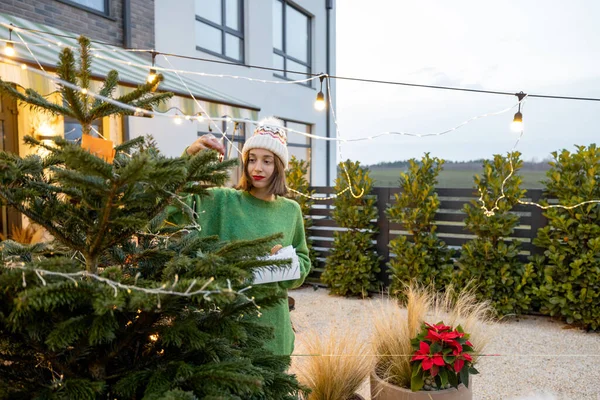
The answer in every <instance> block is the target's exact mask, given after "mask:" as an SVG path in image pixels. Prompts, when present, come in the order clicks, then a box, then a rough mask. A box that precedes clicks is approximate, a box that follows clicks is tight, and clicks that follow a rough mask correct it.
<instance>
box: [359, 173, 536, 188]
mask: <svg viewBox="0 0 600 400" xmlns="http://www.w3.org/2000/svg"><path fill="white" fill-rule="evenodd" d="M476 173H477V171H452V170H447V171H442V172H441V173H440V175H439V177H438V182H439V183H438V185H437V187H440V188H471V187H473V176H474V175H475V174H476ZM370 175H371V178H373V180H374V181H375V186H379V187H397V186H398V179H399V177H400V169H394V168H389V169H372V170H371V174H370ZM519 175H521V177H523V186H522V187H523V188H524V189H543V187H544V185H543V184H541V183H540V181H541V180H544V179H546V172H544V171H521V172H519Z"/></svg>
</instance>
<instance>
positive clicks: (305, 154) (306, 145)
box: [283, 120, 312, 183]
mask: <svg viewBox="0 0 600 400" xmlns="http://www.w3.org/2000/svg"><path fill="white" fill-rule="evenodd" d="M283 124H284V126H285V127H286V128H288V129H292V130H294V131H297V132H303V133H308V134H310V133H311V130H312V126H311V125H309V124H303V123H301V122H295V121H288V120H283ZM287 137H288V154H289V157H290V159H291V158H292V156H295V157H296V158H297V159H299V160H304V161H307V162H308V163H309V166H308V171H307V173H306V179H307V180H308V182H309V183H310V175H311V174H310V170H311V168H312V165H310V163H311V140H310V138H309V137H308V136H304V135H302V134H300V133H296V132H292V131H290V130H288V131H287Z"/></svg>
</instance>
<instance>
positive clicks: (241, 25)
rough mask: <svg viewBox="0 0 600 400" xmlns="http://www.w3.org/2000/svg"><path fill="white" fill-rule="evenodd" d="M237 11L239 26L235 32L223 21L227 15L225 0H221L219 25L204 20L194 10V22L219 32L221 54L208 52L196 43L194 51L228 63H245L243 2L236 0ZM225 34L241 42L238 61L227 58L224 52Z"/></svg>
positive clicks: (242, 0)
mask: <svg viewBox="0 0 600 400" xmlns="http://www.w3.org/2000/svg"><path fill="white" fill-rule="evenodd" d="M238 11H239V12H238V26H239V30H235V29H232V28H230V27H228V26H227V23H226V20H225V19H226V18H227V14H226V12H227V9H226V1H225V0H221V24H217V23H215V22H213V21H210V20H208V19H206V18H204V17H202V16H200V15H198V14H197V13H196V10H194V14H195V15H196V21H198V22H202V23H203V24H206V25H208V26H211V27H213V28H216V29H218V30H220V31H221V53H217V52H216V51H212V50H209V49H207V48H204V47H202V46H199V45H198V44H197V43H196V50H198V51H202V52H204V53H208V54H211V55H213V56H216V57H220V58H224V59H226V60H229V61H233V62H236V63H240V64H244V63H245V59H246V51H245V47H246V45H245V43H246V41H245V37H244V0H238ZM227 34H230V35H233V36H236V37H237V38H239V39H240V40H241V43H240V59H239V60H238V59H236V58H233V57H229V56H227V55H226V52H225V50H226V44H225V42H226V40H225V39H226V37H227Z"/></svg>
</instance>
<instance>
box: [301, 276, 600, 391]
mask: <svg viewBox="0 0 600 400" xmlns="http://www.w3.org/2000/svg"><path fill="white" fill-rule="evenodd" d="M290 295H291V296H292V297H294V299H295V300H296V309H295V310H294V311H292V313H291V315H292V321H293V324H294V328H295V330H296V349H295V351H294V356H293V357H292V360H293V361H292V363H293V364H294V362H295V361H296V360H298V359H299V357H301V356H302V355H303V354H304V353H303V345H302V342H303V341H305V340H310V337H309V336H308V333H309V331H310V332H312V331H313V330H314V331H319V332H323V333H324V334H327V332H328V331H329V329H331V328H334V327H336V328H341V329H344V328H348V329H352V330H353V331H354V332H355V333H356V334H357V335H360V336H361V337H363V338H364V340H369V339H368V338H369V333H370V329H371V322H372V320H373V318H374V317H375V316H376V315H377V312H378V311H379V308H380V307H381V305H382V302H383V300H382V298H381V297H373V298H370V299H365V300H360V299H356V298H343V297H334V296H330V295H328V290H327V289H324V288H319V289H318V290H317V291H315V290H314V289H313V288H312V287H310V286H304V287H302V288H300V289H297V290H294V291H291V292H290ZM494 329H496V334H495V336H494V341H493V343H490V345H489V346H488V347H487V348H486V353H488V354H499V356H495V357H484V358H483V359H482V360H481V361H480V362H479V363H478V364H477V368H478V370H479V372H480V374H479V375H476V376H474V383H473V398H474V399H481V400H485V399H489V400H492V399H493V400H496V399H530V398H531V399H533V398H535V399H540V400H542V399H557V400H558V399H561V400H562V399H600V393H599V392H600V391H599V389H598V387H597V385H596V383H597V380H598V369H597V363H598V361H599V358H600V335H598V334H597V333H586V332H584V331H582V330H579V329H574V328H572V327H571V326H569V325H566V324H564V323H562V322H560V321H555V320H552V319H551V318H548V317H543V316H525V317H521V318H518V319H506V320H505V321H503V322H501V323H498V325H497V326H496V327H495V328H494ZM359 393H360V394H361V395H362V396H363V397H365V399H370V393H369V385H368V382H365V384H364V385H363V387H362V388H361V390H360V392H359ZM533 394H537V395H538V396H540V397H530V396H533ZM542 394H547V395H548V396H547V397H543V396H541V395H542Z"/></svg>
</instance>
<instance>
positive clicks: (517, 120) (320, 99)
mask: <svg viewBox="0 0 600 400" xmlns="http://www.w3.org/2000/svg"><path fill="white" fill-rule="evenodd" d="M4 25H6V24H4ZM12 29H16V28H14V27H12V28H9V36H10V34H11V32H12ZM19 38H20V39H21V41H22V42H24V44H25V41H24V40H23V38H22V37H21V36H20V35H19ZM9 39H10V38H9ZM7 43H8V42H7ZM10 43H11V44H12V43H13V42H12V41H10ZM57 45H61V44H60V42H58V44H57ZM26 47H27V46H26ZM27 49H28V51H29V52H30V54H31V55H32V56H33V57H34V59H35V60H36V62H37V63H38V65H39V66H40V67H41V68H42V69H43V67H42V66H41V64H40V63H39V61H38V60H37V58H35V55H34V54H33V52H32V51H31V49H30V48H29V47H27ZM113 50H114V49H113ZM13 54H14V52H13ZM151 54H152V66H150V67H153V66H154V58H155V56H156V55H157V54H162V55H163V57H164V58H165V59H166V60H167V61H168V62H169V64H171V63H170V61H169V60H168V58H167V57H166V55H165V53H159V52H155V51H152V53H151ZM175 56H177V55H175ZM23 65H25V64H23ZM171 67H172V64H171ZM171 70H173V72H175V73H176V74H177V76H178V77H179V79H180V80H181V77H180V76H179V71H175V69H174V68H171ZM150 72H151V74H152V68H150ZM218 75H220V74H218ZM312 75H314V76H315V77H318V78H319V79H320V82H321V90H320V91H319V93H318V94H317V99H316V101H315V108H316V109H324V108H325V107H324V105H323V104H324V103H325V101H324V94H323V91H322V87H323V80H324V79H327V85H328V89H329V92H331V88H330V81H329V78H331V77H330V76H329V75H326V74H318V75H317V74H312ZM220 77H225V76H220ZM227 77H233V76H231V75H228V76H227ZM238 78H240V77H238ZM336 78H342V77H336ZM50 79H52V78H51V77H50ZM368 81H373V80H368ZM272 82H274V81H267V82H264V83H272ZM374 82H375V81H374ZM182 83H183V81H182ZM375 83H386V82H384V81H377V82H375ZM387 83H392V82H387ZM61 84H63V83H61ZM396 84H403V83H399V82H396ZM184 85H185V84H184ZM418 86H427V85H418ZM185 87H186V89H187V90H188V92H189V93H190V95H191V96H192V98H193V99H194V100H195V102H196V104H198V105H199V106H200V107H201V104H200V103H199V102H198V101H197V100H196V99H195V98H194V96H193V94H192V93H191V91H190V90H189V88H188V87H187V85H185ZM428 87H429V86H428ZM430 87H431V88H446V89H457V90H460V89H461V88H450V87H433V86H430ZM73 89H75V90H80V91H81V92H82V93H84V94H88V91H87V89H85V88H79V87H73ZM468 91H476V90H471V89H468ZM481 92H485V93H494V94H506V95H515V96H517V97H518V99H519V102H518V103H517V105H518V107H519V110H518V111H517V113H516V114H515V116H514V118H513V124H512V125H513V129H515V127H516V129H515V130H519V129H520V131H521V136H520V137H519V139H518V140H517V143H518V142H519V140H520V138H521V137H522V135H523V131H522V122H523V115H522V113H521V102H522V101H523V99H524V98H525V97H546V98H561V99H575V100H600V99H593V98H575V97H569V96H547V95H533V94H525V93H523V92H519V93H516V94H512V93H509V92H492V91H481ZM94 95H96V96H99V95H97V94H94ZM99 97H100V98H101V97H102V96H99ZM103 100H105V101H107V100H109V101H110V102H113V104H114V103H117V104H116V105H119V106H121V107H123V106H126V105H123V104H120V103H119V102H116V101H114V100H112V99H106V98H104V99H103ZM328 100H329V104H330V108H331V113H332V115H333V117H334V123H335V126H336V133H337V135H336V138H323V137H320V136H316V135H312V134H307V133H305V132H300V131H295V130H292V129H288V131H293V132H295V133H298V134H300V135H305V136H309V137H311V138H314V139H317V140H326V139H333V140H335V141H337V142H338V154H339V155H340V159H342V158H343V157H342V152H341V143H342V142H344V143H346V142H349V141H359V140H372V139H374V138H376V137H380V136H384V135H404V136H415V137H426V136H440V135H443V134H446V133H449V132H452V131H455V130H457V129H459V128H460V127H462V126H464V125H466V124H467V123H470V122H472V121H474V120H476V119H479V118H483V117H486V116H491V115H498V114H501V113H503V112H506V111H508V110H510V109H511V108H512V107H511V108H508V109H505V110H501V111H499V112H495V113H487V114H483V115H481V116H476V117H473V118H471V119H469V120H467V121H465V122H463V123H462V124H460V125H458V126H456V127H454V128H451V129H449V130H446V131H443V132H439V133H432V134H411V133H407V132H382V133H379V134H377V135H372V136H368V137H362V138H356V139H350V140H348V139H345V138H342V137H341V134H340V130H339V124H338V122H337V118H336V117H335V109H334V107H333V103H332V99H331V98H329V99H328ZM124 108H127V107H124ZM129 108H130V110H131V111H134V115H138V116H141V115H148V114H149V115H161V116H165V115H164V114H160V113H157V112H155V111H149V110H142V109H139V108H138V109H135V108H131V107H129ZM201 109H202V110H203V111H204V113H205V114H207V115H208V113H206V111H205V110H204V109H203V108H201ZM168 116H169V117H172V118H174V121H175V123H177V124H180V123H182V122H183V121H182V118H181V116H180V115H179V114H175V115H168ZM193 118H195V119H196V120H198V121H200V120H202V118H203V116H202V115H201V114H199V115H195V116H189V115H185V119H186V120H192V119H193ZM209 118H210V123H211V124H214V125H215V126H216V128H217V130H218V131H219V132H220V133H221V135H222V137H223V138H225V139H227V137H226V134H225V133H224V132H223V131H222V130H221V128H220V127H219V126H218V125H217V124H215V121H220V120H225V121H227V123H228V124H229V123H230V122H231V121H234V119H232V118H231V117H225V118H212V117H210V116H209ZM236 122H252V123H255V124H257V123H258V121H250V120H248V119H237V121H236ZM209 126H210V124H209ZM227 140H228V139H227ZM515 147H516V144H515ZM233 148H235V149H236V150H237V151H238V152H239V149H237V148H236V147H235V146H233ZM513 150H514V147H513ZM344 171H345V173H346V177H347V179H348V182H349V187H348V189H349V190H350V191H351V192H352V195H353V196H354V197H360V195H356V194H355V193H354V192H353V191H352V188H351V184H350V177H349V175H348V173H347V171H346V169H345V166H344ZM513 172H514V171H513V170H512V164H511V173H510V174H509V176H507V178H506V179H505V180H504V181H503V185H502V189H503V188H504V183H505V182H506V181H507V180H508V179H509V178H510V177H511V176H512V174H513ZM292 191H293V192H297V191H295V190H292ZM363 192H364V190H363ZM361 194H362V193H361ZM338 195H339V193H338ZM305 196H306V197H310V198H314V199H315V200H325V199H329V198H331V197H328V198H323V197H313V196H307V195H305ZM503 198H505V195H504V192H503V190H502V195H501V196H500V197H499V198H498V199H497V200H496V202H495V205H494V207H493V208H492V209H490V210H488V209H487V208H486V207H485V204H483V200H482V204H483V208H484V209H485V211H486V215H493V213H494V211H495V210H496V209H497V205H498V202H499V201H500V200H501V199H503ZM519 202H520V203H521V204H524V205H536V206H538V207H540V208H550V207H563V208H567V209H571V208H575V207H579V206H581V205H583V204H589V203H597V202H600V201H598V200H589V201H586V202H582V203H579V204H576V205H573V206H564V205H551V206H543V205H540V204H537V203H533V202H522V201H519Z"/></svg>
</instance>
